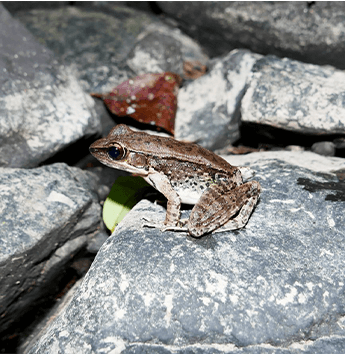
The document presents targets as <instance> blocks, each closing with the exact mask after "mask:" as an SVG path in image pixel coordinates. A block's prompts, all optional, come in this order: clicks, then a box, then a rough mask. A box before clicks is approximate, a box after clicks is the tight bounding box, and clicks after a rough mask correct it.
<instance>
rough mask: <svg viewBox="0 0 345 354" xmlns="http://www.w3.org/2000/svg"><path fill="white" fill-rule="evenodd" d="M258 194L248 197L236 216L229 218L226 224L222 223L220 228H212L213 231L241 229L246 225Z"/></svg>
mask: <svg viewBox="0 0 345 354" xmlns="http://www.w3.org/2000/svg"><path fill="white" fill-rule="evenodd" d="M258 199H259V196H258V195H257V196H254V197H251V198H249V199H248V201H247V202H246V203H245V204H244V205H243V207H242V208H241V210H240V212H239V213H238V215H236V217H234V218H233V219H230V220H229V221H228V222H227V223H226V224H224V225H223V226H222V227H221V228H220V229H218V230H214V232H224V231H231V230H237V229H241V228H242V227H244V226H246V224H247V222H248V220H249V217H250V215H251V213H252V211H253V209H254V207H255V205H256V203H257V202H258Z"/></svg>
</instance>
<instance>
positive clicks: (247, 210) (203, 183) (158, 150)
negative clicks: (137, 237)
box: [90, 124, 261, 237]
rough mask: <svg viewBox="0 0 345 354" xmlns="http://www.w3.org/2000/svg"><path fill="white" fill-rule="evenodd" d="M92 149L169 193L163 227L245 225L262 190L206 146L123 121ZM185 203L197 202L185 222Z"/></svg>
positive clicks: (202, 230)
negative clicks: (136, 128)
mask: <svg viewBox="0 0 345 354" xmlns="http://www.w3.org/2000/svg"><path fill="white" fill-rule="evenodd" d="M90 152H91V154H92V155H93V156H95V157H96V158H97V159H98V160H99V161H100V162H102V163H103V164H105V165H107V166H109V167H113V168H117V169H120V170H124V171H128V172H131V173H134V174H136V175H139V176H142V177H143V178H144V179H145V181H147V182H148V183H149V184H151V185H152V186H153V187H154V188H156V189H157V190H158V191H160V192H161V193H162V194H164V196H165V197H166V198H167V199H168V205H167V213H166V218H165V221H164V225H165V227H164V230H188V232H189V233H190V234H191V235H192V236H194V237H200V236H202V235H204V234H206V233H209V232H212V231H214V230H216V229H218V228H219V227H221V226H224V230H235V229H239V228H242V227H244V226H245V225H246V223H247V221H248V219H249V217H250V214H251V213H252V211H253V209H254V207H255V205H256V203H257V201H258V198H259V195H260V191H261V187H260V184H259V183H258V182H257V181H250V182H247V183H243V181H242V175H241V172H240V170H239V168H238V167H235V166H231V165H230V164H229V163H228V162H226V161H225V160H224V159H222V158H221V157H220V156H218V155H216V154H214V153H213V152H211V151H208V150H206V149H204V148H202V147H201V146H198V145H196V144H193V143H186V142H180V141H177V140H175V139H173V138H166V137H160V136H156V135H150V134H147V133H144V132H136V131H133V130H131V129H130V128H128V127H127V126H126V125H124V124H120V125H117V126H116V127H114V128H113V129H112V130H111V131H110V133H109V135H108V136H107V137H106V138H103V139H99V140H97V141H96V142H94V143H93V144H92V145H91V146H90ZM181 203H187V204H195V205H194V208H193V209H192V212H191V214H190V217H189V219H188V220H187V221H186V224H185V227H181V222H180V208H181ZM222 230H223V228H222Z"/></svg>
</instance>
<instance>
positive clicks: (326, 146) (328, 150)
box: [311, 141, 335, 156]
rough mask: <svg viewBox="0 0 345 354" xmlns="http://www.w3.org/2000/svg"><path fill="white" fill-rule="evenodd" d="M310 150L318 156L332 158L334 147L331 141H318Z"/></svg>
mask: <svg viewBox="0 0 345 354" xmlns="http://www.w3.org/2000/svg"><path fill="white" fill-rule="evenodd" d="M311 150H312V151H313V152H315V153H316V154H319V155H324V156H334V153H335V145H334V143H333V142H332V141H320V142H318V143H315V144H313V145H312V147H311Z"/></svg>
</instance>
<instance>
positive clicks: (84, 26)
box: [15, 2, 207, 92]
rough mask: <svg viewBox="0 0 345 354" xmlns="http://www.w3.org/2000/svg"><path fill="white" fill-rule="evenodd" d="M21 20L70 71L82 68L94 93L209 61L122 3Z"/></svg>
mask: <svg viewBox="0 0 345 354" xmlns="http://www.w3.org/2000/svg"><path fill="white" fill-rule="evenodd" d="M15 16H16V18H18V19H20V20H21V21H22V22H23V23H24V24H25V25H26V26H27V27H28V29H29V30H30V31H31V32H32V33H33V34H34V35H35V36H36V38H39V40H40V41H41V42H43V43H44V44H45V45H46V46H47V47H48V48H50V49H51V50H53V51H54V52H55V53H56V54H57V55H58V56H59V57H60V58H61V59H62V60H63V61H64V62H65V63H66V64H67V65H69V66H76V67H77V68H78V78H79V79H80V81H81V83H82V85H83V87H84V88H85V90H87V91H89V92H108V91H111V90H112V89H113V88H114V87H115V86H117V85H118V84H120V83H121V82H122V81H125V80H127V79H129V78H130V77H133V76H136V75H139V74H141V73H147V72H157V71H158V72H159V71H166V70H174V71H175V70H176V71H177V72H181V71H182V67H183V60H190V59H191V58H194V59H199V60H200V59H201V60H204V59H205V58H207V57H206V56H205V55H203V54H202V52H201V49H200V47H199V46H198V45H197V44H196V43H195V42H194V41H193V40H192V39H190V38H188V37H187V36H185V35H184V34H182V33H181V31H179V30H178V29H174V28H172V27H169V26H167V25H164V24H163V23H162V22H161V21H159V20H158V19H157V18H155V17H154V16H152V15H150V14H148V13H145V12H142V11H137V10H135V9H131V8H128V7H125V6H123V4H120V5H118V4H116V2H114V3H111V2H110V3H107V4H106V3H103V4H102V5H100V6H96V5H92V4H91V5H90V6H89V7H62V8H58V9H55V10H49V11H47V10H45V9H40V10H31V11H23V12H20V11H18V12H16V13H15ZM61 23H64V26H61Z"/></svg>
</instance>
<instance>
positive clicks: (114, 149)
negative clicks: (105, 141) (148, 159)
mask: <svg viewBox="0 0 345 354" xmlns="http://www.w3.org/2000/svg"><path fill="white" fill-rule="evenodd" d="M108 155H109V157H110V158H111V159H113V160H121V159H122V158H123V157H124V156H125V155H126V151H125V149H124V148H123V147H122V146H120V145H114V146H111V147H110V148H109V149H108Z"/></svg>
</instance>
